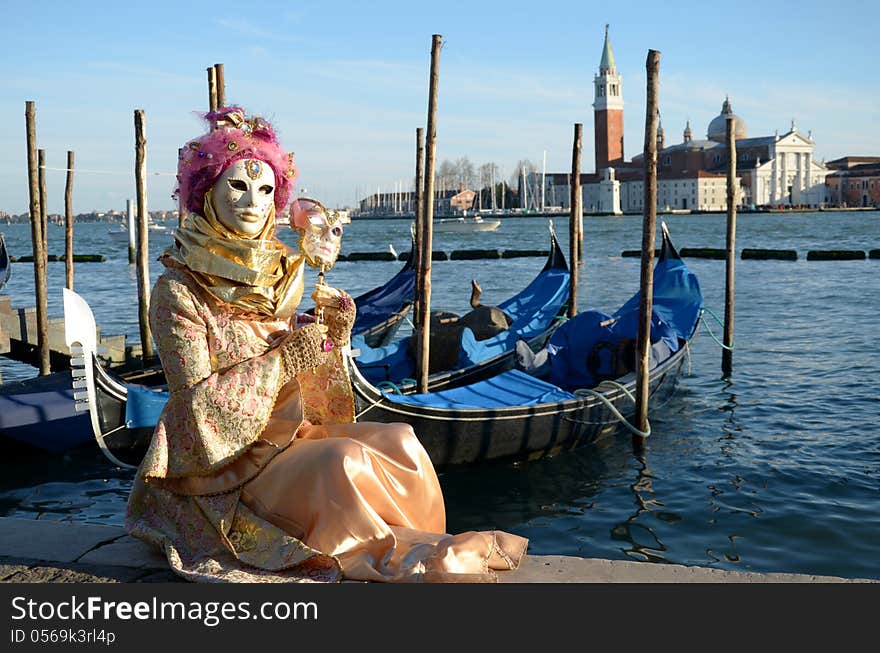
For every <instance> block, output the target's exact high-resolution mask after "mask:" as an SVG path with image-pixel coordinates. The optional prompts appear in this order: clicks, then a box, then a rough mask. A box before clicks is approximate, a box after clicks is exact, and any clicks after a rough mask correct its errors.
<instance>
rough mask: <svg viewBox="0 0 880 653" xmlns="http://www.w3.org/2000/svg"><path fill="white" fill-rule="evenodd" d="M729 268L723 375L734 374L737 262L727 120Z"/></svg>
mask: <svg viewBox="0 0 880 653" xmlns="http://www.w3.org/2000/svg"><path fill="white" fill-rule="evenodd" d="M726 141H727V266H726V274H725V289H724V347H723V348H722V349H721V373H722V375H723V376H725V377H728V376H730V375H731V373H732V372H733V281H734V261H735V260H736V185H737V184H736V119H735V118H733V117H728V118H727V138H726Z"/></svg>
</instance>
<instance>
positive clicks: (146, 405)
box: [63, 227, 568, 467]
mask: <svg viewBox="0 0 880 653" xmlns="http://www.w3.org/2000/svg"><path fill="white" fill-rule="evenodd" d="M551 241H552V244H553V246H552V247H551V251H550V254H549V255H548V258H547V261H546V264H545V266H544V268H543V270H542V271H541V272H540V273H539V274H538V275H537V276H536V278H535V279H534V280H533V281H532V282H531V283H530V284H529V286H528V287H527V289H526V290H524V291H523V292H522V293H519V294H518V295H516V296H514V297H513V298H511V299H510V300H508V301H507V302H505V303H502V304H501V306H502V307H505V306H506V307H507V308H508V310H509V311H510V312H514V311H515V310H516V309H519V310H520V311H521V312H522V311H525V310H528V307H530V306H531V307H533V308H534V314H531V315H525V314H523V315H521V316H520V318H521V325H520V328H518V329H516V330H513V331H511V332H510V333H508V334H506V336H505V338H506V339H505V338H498V339H495V340H492V341H491V342H489V341H482V342H478V343H476V346H475V351H476V350H479V352H480V353H481V355H482V358H481V359H480V362H477V363H474V364H472V365H470V366H468V367H467V368H466V369H463V370H456V371H453V372H442V373H438V374H436V375H432V377H431V379H430V380H429V386H428V387H429V389H432V390H433V389H439V388H443V387H448V386H449V385H455V384H456V382H460V383H465V382H470V381H471V380H473V379H476V378H482V377H484V376H486V375H488V374H494V373H497V372H498V371H501V370H503V369H509V368H510V367H512V366H513V344H512V343H509V342H508V341H510V340H512V339H513V342H515V338H516V337H527V338H529V342H530V343H533V345H534V346H538V345H540V344H541V343H543V342H544V341H545V340H546V338H547V337H548V335H549V332H550V330H551V329H552V327H553V326H554V325H555V324H556V322H557V320H558V319H559V318H560V316H561V315H562V314H563V313H564V311H565V309H566V302H567V300H568V266H567V264H566V263H565V258H564V256H563V255H562V251H561V249H560V248H559V245H558V243H557V242H556V237H555V234H553V232H552V227H551ZM404 269H406V268H404ZM548 289H549V290H548ZM63 292H64V314H65V339H66V342H67V345H68V346H69V347H70V348H71V370H72V373H73V379H74V380H73V385H74V388H75V389H76V390H77V393H76V400H77V406H78V408H79V410H82V411H88V412H89V418H90V420H91V424H92V428H93V431H94V435H95V439H96V441H97V443H98V445H99V446H100V447H101V449H102V451H104V453H105V454H106V455H107V457H108V458H109V459H110V460H111V461H113V462H114V463H115V464H117V465H119V466H123V467H136V466H137V465H138V464H139V463H140V459H141V457H142V456H143V454H144V452H145V451H146V447H147V446H148V445H149V442H150V438H151V437H152V433H153V428H154V427H155V424H156V419H157V417H158V414H159V412H160V411H161V408H162V406H163V405H164V403H165V401H166V400H167V394H166V393H165V391H164V386H163V384H164V376H163V374H162V371H161V368H157V369H148V370H144V371H142V372H139V373H136V374H131V375H126V376H125V377H124V378H123V377H120V376H118V375H116V374H113V373H110V372H108V371H107V370H105V369H104V368H103V366H102V365H101V364H100V362H99V361H98V359H97V357H96V356H95V346H96V342H95V333H96V324H95V319H94V316H93V314H92V311H91V309H90V308H89V305H88V304H87V303H86V302H85V300H84V299H82V297H80V296H79V295H77V294H76V293H74V292H72V291H70V290H67V289H65V290H64V291H63ZM544 293H546V295H545V294H544ZM547 298H549V299H550V300H552V301H551V303H550V304H548V305H545V304H544V303H543V302H544V300H545V299H547ZM536 303H537V305H536ZM356 340H357V341H358V342H360V343H363V338H362V337H361V338H353V339H352V341H353V342H355V341H356ZM395 387H398V388H399V387H403V388H404V389H406V388H407V384H405V383H404V384H402V386H395Z"/></svg>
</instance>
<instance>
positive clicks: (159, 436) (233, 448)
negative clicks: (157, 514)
mask: <svg viewBox="0 0 880 653" xmlns="http://www.w3.org/2000/svg"><path fill="white" fill-rule="evenodd" d="M208 320H212V321H213V322H214V324H213V325H212V326H213V328H212V330H211V331H212V332H211V333H210V334H209V324H208ZM224 321H227V320H226V317H225V316H223V315H222V314H221V315H215V314H213V313H211V312H210V311H208V310H207V308H206V306H205V305H204V303H200V302H199V301H198V299H197V298H196V296H195V295H194V293H193V292H192V290H191V289H190V287H189V285H188V284H187V283H186V279H185V277H184V275H183V273H180V272H177V273H172V274H167V273H166V274H165V275H163V276H162V277H160V279H159V280H158V281H157V283H156V286H155V287H154V289H153V294H152V297H151V301H150V327H151V329H152V332H153V338H154V339H155V341H156V345H157V349H158V352H159V358H160V359H161V361H162V367H163V368H164V370H165V376H166V380H167V382H168V389H169V391H170V397H169V400H168V403H167V404H166V405H165V409H164V411H163V413H162V415H161V417H160V419H159V423H158V425H157V427H156V431H155V433H154V436H153V441H152V443H151V446H150V449H149V451H148V453H147V456H146V458H145V460H144V470H145V474H146V476H148V477H150V476H152V477H160V478H182V477H187V476H204V475H209V474H211V473H212V472H214V471H216V470H218V469H220V468H221V467H223V466H224V465H226V464H227V463H229V462H231V461H232V460H234V459H236V458H237V457H238V456H239V455H240V454H241V453H243V452H244V451H245V450H246V449H247V447H248V445H250V444H251V443H252V442H254V441H255V440H256V439H257V438H258V437H259V436H260V434H261V433H262V432H263V430H264V429H265V427H266V425H267V423H268V421H269V417H270V416H271V414H272V409H273V407H274V405H275V400H276V397H277V395H278V391H279V389H280V387H281V385H282V379H281V365H282V362H281V356H280V355H279V352H278V351H277V350H276V349H270V350H268V351H266V350H265V349H266V345H265V342H262V343H260V342H248V341H247V339H243V338H237V337H235V332H234V330H231V331H230V329H228V328H227V329H225V330H224V329H223V328H222V326H223V322H224ZM218 324H220V327H219V328H218V326H217V325H218ZM227 326H228V325H227ZM224 334H225V337H224ZM209 336H210V337H209ZM212 349H213V350H214V351H212ZM221 354H222V356H223V358H224V360H228V361H238V362H231V363H230V364H229V365H227V366H225V367H222V368H221V367H220V366H219V365H218V364H217V362H216V361H217V360H218V358H219V356H220V355H221ZM212 361H214V362H213V363H212ZM215 368H216V369H215Z"/></svg>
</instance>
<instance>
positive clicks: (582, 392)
mask: <svg viewBox="0 0 880 653" xmlns="http://www.w3.org/2000/svg"><path fill="white" fill-rule="evenodd" d="M602 383H603V384H607V385H611V386H614V387H615V388H617V389H619V390H621V391H622V392H623V393H624V394H625V395H626V396H627V397H629V399H630V400H631V401H632V402H633V403H635V402H636V398H635V397H634V396H633V394H632V393H631V392H630V391H629V390H628V389H627V388H626V386H624V385H622V384H620V383H618V382H617V381H611V380H610V379H609V380H607V381H603V382H602ZM600 385H601V384H600ZM574 394H576V395H577V396H578V397H584V396H590V397H596V398H597V399H599V400H600V401H601V402H602V403H604V404H605V405H606V406H607V407H608V410H610V411H611V413H612V414H613V415H614V416H615V417H616V418H617V419H618V421H619V422H620V423H621V424H623V425H624V426H625V427H626V428H627V430H629V432H630V433H632V434H633V435H638V436H639V437H642V438H647V437H648V436H649V435H651V424H650V423H648V430H647V431H640V430H639V429H637V428H636V427H635V426H633V425H632V424H630V423H629V421H628V420H627V419H626V417H624V416H623V415H622V414H621V412H620V411H619V410H617V408H616V407H615V405H614V404H613V403H612V402H611V400H610V399H608V397H606V396H605V395H604V394H602V393H601V392H599V391H597V390H593V389H592V388H578V389H577V390H575V391H574Z"/></svg>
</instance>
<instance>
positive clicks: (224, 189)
mask: <svg viewBox="0 0 880 653" xmlns="http://www.w3.org/2000/svg"><path fill="white" fill-rule="evenodd" d="M213 196H214V210H215V212H216V214H217V219H218V220H219V221H220V222H221V223H222V224H223V226H224V227H226V228H227V229H229V230H230V231H234V232H235V233H236V234H238V235H239V236H242V237H243V238H253V237H254V236H256V235H258V234H259V233H260V232H261V231H262V230H263V227H264V226H265V225H266V219H267V218H268V217H269V212H270V210H271V208H272V205H273V204H274V203H275V173H274V172H273V170H272V167H271V166H270V165H269V164H267V163H266V162H265V161H261V160H259V159H239V160H238V161H236V162H235V163H233V164H232V165H231V166H229V167H228V168H226V170H224V171H223V172H222V173H221V175H220V176H219V177H218V178H217V181H215V182H214V187H213Z"/></svg>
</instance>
